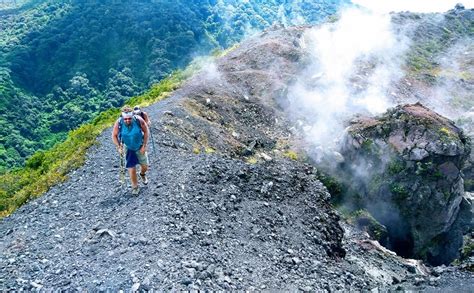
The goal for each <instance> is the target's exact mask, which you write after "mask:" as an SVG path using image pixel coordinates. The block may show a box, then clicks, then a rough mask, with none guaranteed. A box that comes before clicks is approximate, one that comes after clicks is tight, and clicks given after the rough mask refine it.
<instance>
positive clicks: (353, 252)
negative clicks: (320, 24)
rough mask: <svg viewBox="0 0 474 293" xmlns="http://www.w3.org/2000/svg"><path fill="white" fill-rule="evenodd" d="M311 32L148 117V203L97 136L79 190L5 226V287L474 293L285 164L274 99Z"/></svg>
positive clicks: (281, 41) (252, 49)
mask: <svg viewBox="0 0 474 293" xmlns="http://www.w3.org/2000/svg"><path fill="white" fill-rule="evenodd" d="M304 29H305V28H292V29H283V30H269V31H267V32H264V33H262V34H261V35H259V36H258V37H256V38H254V39H252V40H250V41H249V42H246V43H244V44H242V45H241V46H240V47H239V48H237V49H236V50H234V51H232V52H230V53H229V54H228V55H226V56H225V57H223V58H221V59H219V60H218V61H217V62H216V63H215V64H211V65H210V66H209V67H208V68H206V69H205V70H203V71H202V72H201V73H200V74H198V75H196V76H195V77H193V78H192V79H191V80H189V81H188V82H187V83H186V84H185V85H184V86H183V87H182V88H181V89H180V90H178V91H177V92H175V93H174V94H173V95H172V97H171V98H169V99H167V100H165V101H163V102H160V103H158V104H156V105H153V106H151V107H149V108H148V109H146V110H147V111H148V112H149V114H150V116H151V118H152V120H153V124H152V127H151V131H152V133H153V137H154V144H155V146H156V149H155V150H152V151H151V157H152V169H151V171H150V173H149V180H150V183H149V184H148V186H143V188H142V190H141V194H140V195H139V196H138V197H132V196H131V195H130V192H129V191H128V190H127V189H126V188H124V187H121V186H120V184H118V180H117V179H118V171H119V164H118V157H117V155H116V153H115V150H114V148H113V145H112V144H111V143H110V131H106V132H104V133H103V134H102V135H101V136H100V137H98V144H97V146H95V147H93V148H91V150H90V152H89V154H88V159H87V162H86V164H85V165H84V166H83V167H81V168H80V169H78V170H76V171H74V172H73V173H71V175H70V180H69V181H68V182H65V183H63V184H61V185H58V186H56V187H54V188H52V189H51V190H50V191H48V192H47V193H46V194H45V195H43V196H42V197H41V198H38V199H35V200H33V201H31V202H30V203H28V204H26V205H25V206H23V207H22V208H20V209H19V210H18V211H17V212H15V213H14V214H13V215H11V216H10V217H7V218H5V219H3V220H2V221H1V223H0V234H1V235H2V242H1V243H0V250H1V251H2V253H1V256H0V264H1V265H0V284H1V285H0V286H1V287H0V289H2V290H17V291H19V290H37V289H44V290H49V289H61V290H71V291H72V290H79V291H81V290H114V291H117V290H127V291H128V290H130V291H137V290H145V291H146V290H151V289H155V290H166V291H169V290H189V289H201V290H276V289H279V290H292V291H296V290H300V291H316V290H321V291H347V290H370V289H376V288H379V289H382V290H383V289H387V290H388V289H412V288H415V289H423V288H425V289H429V288H436V287H438V288H443V286H444V287H445V288H446V287H447V288H455V287H456V286H462V287H461V288H465V287H466V286H467V287H468V288H469V287H470V288H472V287H473V286H474V283H473V279H472V275H471V274H470V273H466V272H460V271H458V270H456V269H455V268H453V269H451V268H440V269H438V270H437V271H436V270H431V269H429V268H427V267H426V266H424V265H422V264H420V263H419V262H416V261H413V260H404V259H402V258H400V257H398V256H396V255H394V254H393V253H392V252H390V251H388V250H386V249H384V248H383V247H381V246H380V245H379V244H378V243H377V242H375V241H373V240H372V239H370V238H369V237H368V235H367V234H365V233H364V232H361V231H358V230H356V229H354V227H352V226H350V225H347V224H344V223H341V222H340V221H339V216H338V215H337V213H336V212H335V211H334V210H333V209H332V207H331V205H330V203H329V197H330V195H329V193H328V192H327V190H326V188H325V187H324V186H323V185H322V184H321V182H319V180H317V177H316V170H315V169H314V167H313V166H310V165H308V164H306V163H304V162H301V161H295V160H291V159H289V158H287V156H286V155H285V152H286V151H287V150H288V149H289V148H290V147H291V143H290V141H291V140H292V139H293V135H292V133H291V132H290V130H289V129H288V127H289V125H290V123H288V121H287V119H286V117H285V115H284V114H283V113H282V112H281V111H280V110H279V109H278V107H276V105H275V102H274V97H276V96H278V95H281V94H284V90H285V86H286V85H287V83H290V82H291V81H292V79H293V78H294V76H295V74H296V73H297V71H298V69H299V68H301V67H302V66H304V64H305V53H304V50H302V48H301V47H300V46H299V41H300V37H301V35H302V32H303V31H304Z"/></svg>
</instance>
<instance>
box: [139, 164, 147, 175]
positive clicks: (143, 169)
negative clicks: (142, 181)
mask: <svg viewBox="0 0 474 293" xmlns="http://www.w3.org/2000/svg"><path fill="white" fill-rule="evenodd" d="M147 170H148V165H140V173H141V174H145V173H146V171H147Z"/></svg>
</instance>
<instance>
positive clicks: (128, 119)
mask: <svg viewBox="0 0 474 293" xmlns="http://www.w3.org/2000/svg"><path fill="white" fill-rule="evenodd" d="M123 120H124V121H130V120H132V118H123Z"/></svg>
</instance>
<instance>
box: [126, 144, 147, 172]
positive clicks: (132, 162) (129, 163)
mask: <svg viewBox="0 0 474 293" xmlns="http://www.w3.org/2000/svg"><path fill="white" fill-rule="evenodd" d="M125 158H126V164H125V167H127V168H135V166H136V165H137V164H140V165H148V152H145V154H142V153H141V152H140V150H138V151H132V150H128V149H127V148H125Z"/></svg>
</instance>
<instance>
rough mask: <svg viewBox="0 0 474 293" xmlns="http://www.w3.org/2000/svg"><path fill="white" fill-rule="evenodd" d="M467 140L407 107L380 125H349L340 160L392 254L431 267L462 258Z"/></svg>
mask: <svg viewBox="0 0 474 293" xmlns="http://www.w3.org/2000/svg"><path fill="white" fill-rule="evenodd" d="M469 152H470V140H469V139H468V137H467V136H465V135H464V133H463V132H462V131H461V130H460V129H459V128H457V127H456V126H455V125H454V123H453V122H452V121H450V120H448V119H446V118H444V117H442V116H440V115H438V114H437V113H435V112H433V111H431V110H430V109H428V108H426V107H424V106H423V105H421V104H419V103H417V104H408V105H404V106H398V107H396V108H394V109H391V110H389V111H388V112H387V113H386V114H384V115H383V116H381V117H377V118H366V117H359V118H357V119H355V120H354V121H352V125H351V126H350V127H349V129H348V132H347V136H346V139H345V141H344V143H343V146H342V148H341V153H342V154H343V156H344V157H345V159H346V163H343V164H341V170H342V172H343V173H345V174H350V176H352V178H355V180H352V181H351V183H350V185H351V188H352V190H353V191H354V192H355V193H354V194H356V196H352V197H351V198H349V200H350V201H351V202H352V204H354V205H356V206H361V207H365V208H366V209H367V210H368V211H369V212H370V213H371V214H372V215H373V216H374V217H375V219H377V220H378V221H379V222H380V223H381V224H383V225H385V226H386V227H387V229H388V233H389V243H388V246H389V248H392V249H394V250H395V251H397V252H398V253H399V254H401V255H403V256H415V257H418V258H422V259H425V260H427V261H429V262H431V263H432V264H442V263H445V264H447V263H449V262H451V261H452V260H454V259H455V258H457V257H458V256H459V251H458V250H459V248H460V247H461V245H462V232H463V231H465V230H466V228H467V227H468V226H469V223H470V221H471V218H472V214H471V212H470V206H469V205H468V204H467V202H466V200H465V199H464V187H463V177H462V174H461V171H460V170H461V169H462V168H463V164H464V163H465V161H466V159H467V157H468V156H469Z"/></svg>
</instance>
